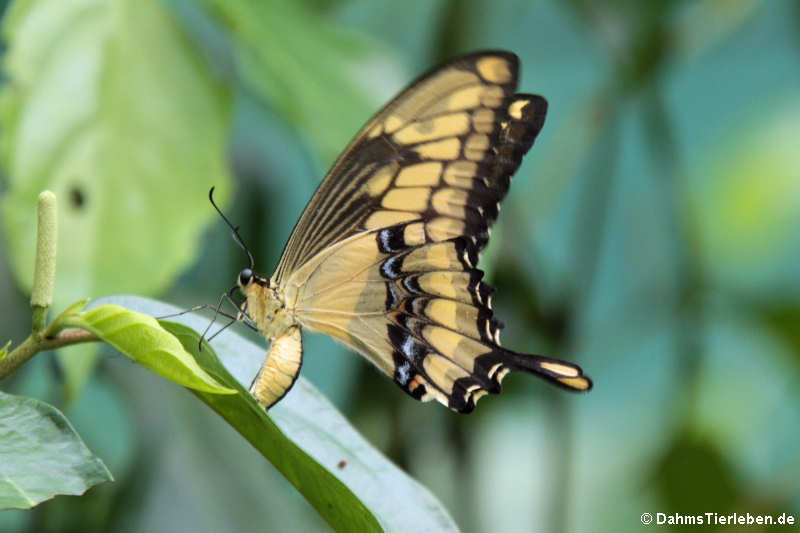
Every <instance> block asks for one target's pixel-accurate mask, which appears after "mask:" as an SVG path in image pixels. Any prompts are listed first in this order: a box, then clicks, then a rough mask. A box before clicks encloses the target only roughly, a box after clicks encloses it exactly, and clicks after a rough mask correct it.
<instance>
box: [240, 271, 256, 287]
mask: <svg viewBox="0 0 800 533" xmlns="http://www.w3.org/2000/svg"><path fill="white" fill-rule="evenodd" d="M251 281H253V271H252V270H250V269H249V268H245V269H244V270H242V271H241V272H239V286H240V287H246V286H247V285H248V284H249V283H250V282H251Z"/></svg>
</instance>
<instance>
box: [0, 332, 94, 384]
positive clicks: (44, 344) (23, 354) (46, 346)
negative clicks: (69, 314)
mask: <svg viewBox="0 0 800 533" xmlns="http://www.w3.org/2000/svg"><path fill="white" fill-rule="evenodd" d="M99 340H100V339H99V338H98V337H97V336H96V335H94V334H92V333H89V332H88V331H83V330H71V331H66V332H64V333H60V334H58V335H56V336H55V337H52V338H48V337H47V336H45V335H44V334H42V333H33V334H31V335H30V336H29V337H28V338H27V339H25V340H24V341H23V342H22V344H20V345H19V346H17V347H16V348H14V349H13V350H11V352H10V353H9V354H8V355H7V356H6V357H4V358H3V359H0V380H2V379H4V378H6V377H7V376H9V375H11V374H13V373H14V372H15V371H16V370H17V369H18V368H19V367H20V366H22V365H23V364H25V363H26V362H27V361H28V359H30V358H31V357H33V356H34V355H36V354H37V353H39V352H43V351H47V350H55V349H56V348H63V347H64V346H71V345H73V344H79V343H82V342H97V341H99Z"/></svg>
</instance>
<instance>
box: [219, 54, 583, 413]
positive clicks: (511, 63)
mask: <svg viewBox="0 0 800 533" xmlns="http://www.w3.org/2000/svg"><path fill="white" fill-rule="evenodd" d="M518 76H519V60H518V58H517V56H516V55H514V54H512V53H510V52H505V51H484V52H476V53H472V54H469V55H465V56H462V57H458V58H456V59H453V60H451V61H448V62H446V63H444V64H443V65H440V66H439V67H437V68H434V69H433V70H431V71H430V72H428V73H427V74H424V75H423V76H421V77H420V78H419V79H417V80H416V81H415V82H413V83H412V84H411V85H410V86H409V87H408V88H406V89H405V90H403V91H402V92H401V93H400V94H399V95H398V96H397V97H395V98H394V99H393V100H392V101H390V102H389V103H388V104H387V105H386V106H385V107H384V108H383V109H382V110H380V111H379V112H378V113H377V114H376V115H375V116H374V117H373V118H372V119H371V120H370V121H369V122H367V124H366V125H365V126H364V127H363V128H362V129H361V131H360V132H359V133H358V134H357V135H356V137H355V138H354V139H353V140H352V141H351V142H350V144H349V145H348V146H347V148H346V149H345V151H344V153H343V154H342V155H341V156H340V157H339V159H337V160H336V162H335V163H334V165H333V167H332V168H331V170H330V171H329V172H328V174H327V175H326V176H325V178H324V179H323V180H322V182H321V183H320V185H319V188H318V189H317V191H316V192H315V193H314V195H313V196H312V198H311V200H310V201H309V203H308V205H307V206H306V208H305V210H304V211H303V214H302V215H301V216H300V219H299V220H298V222H297V224H296V226H295V228H294V230H293V231H292V233H291V236H290V237H289V241H288V243H287V245H286V248H285V249H284V252H283V255H282V257H281V259H280V261H279V263H278V266H277V269H276V270H275V273H274V274H273V275H272V277H270V278H266V277H263V276H260V275H258V274H256V273H255V272H254V271H253V260H252V256H251V255H250V266H249V267H248V268H245V269H244V270H242V271H241V272H240V274H239V277H238V280H237V285H238V287H239V288H240V289H241V291H242V293H243V294H244V296H245V298H246V299H245V301H244V303H243V304H242V306H241V312H242V313H243V314H244V315H246V316H247V317H248V319H249V320H250V321H251V322H252V323H253V324H254V325H255V326H256V327H257V328H258V330H259V331H260V332H261V333H262V334H263V335H264V336H265V337H266V339H267V340H268V341H269V342H270V349H269V353H268V356H267V358H266V360H265V362H264V364H263V365H262V367H261V369H260V370H259V372H258V374H257V375H256V377H255V379H254V380H253V383H252V385H251V387H250V392H251V393H252V394H253V396H254V397H255V398H256V399H257V400H258V402H259V403H260V404H261V405H262V406H263V407H264V408H269V407H270V406H272V405H274V404H275V403H276V402H278V401H279V400H280V399H281V398H282V397H283V396H284V395H285V394H286V393H287V391H288V390H289V389H290V388H291V387H292V385H293V384H294V382H295V380H296V379H297V376H298V374H299V371H300V366H301V364H302V357H303V344H302V336H301V330H302V329H303V328H307V329H309V330H312V331H317V332H321V333H324V334H327V335H329V336H331V337H333V338H334V339H335V340H337V341H339V342H341V343H343V344H344V345H346V346H348V347H350V348H351V349H352V350H354V351H356V352H358V353H359V354H361V355H362V356H364V357H365V358H366V359H367V360H369V361H370V362H371V363H372V364H374V365H375V366H376V367H377V368H378V369H379V370H380V371H382V372H383V373H384V374H386V375H387V376H389V377H391V378H392V379H393V380H394V382H395V383H396V384H397V385H398V386H399V387H400V388H401V389H403V390H404V391H405V392H407V393H408V394H409V395H411V396H412V397H414V398H416V399H417V400H422V401H428V400H437V401H439V402H440V403H442V404H444V405H446V406H447V407H449V408H450V409H453V410H455V411H458V412H461V413H468V412H470V411H472V410H473V409H474V407H475V404H476V402H477V401H478V400H479V399H480V398H481V397H482V396H484V395H486V394H496V393H499V392H500V390H501V382H502V380H503V378H504V377H505V376H506V374H507V373H508V372H513V371H524V372H529V373H532V374H535V375H537V376H540V377H542V378H545V379H546V380H548V381H550V382H552V383H554V384H556V385H559V386H561V387H563V388H566V389H570V390H576V391H586V390H589V389H590V388H591V387H592V382H591V380H590V379H589V378H588V377H586V376H585V375H584V374H583V371H582V370H581V368H580V367H579V366H577V365H575V364H572V363H569V362H566V361H561V360H558V359H553V358H549V357H543V356H540V355H529V354H524V353H518V352H515V351H512V350H509V349H506V348H503V347H501V346H500V337H499V332H500V329H501V327H502V326H501V324H500V322H499V321H498V320H497V319H496V318H495V317H494V315H493V312H492V304H491V298H492V293H493V290H494V289H493V288H492V287H490V286H489V285H488V284H487V283H485V282H484V281H482V278H483V272H482V271H481V270H479V269H478V267H477V264H478V257H479V255H480V253H481V251H482V250H483V248H484V247H485V246H486V244H487V242H488V240H489V229H490V227H491V225H492V223H493V222H494V221H495V219H496V218H497V215H498V211H499V209H500V201H501V200H502V199H503V197H504V196H505V194H506V192H507V191H508V188H509V183H510V180H511V176H512V175H513V174H514V172H516V170H517V168H518V167H519V165H520V163H521V161H522V157H523V155H525V153H526V152H527V151H528V149H529V148H530V147H531V145H532V144H533V141H534V139H535V138H536V135H537V134H538V133H539V130H540V129H541V128H542V125H543V124H544V119H545V114H546V112H547V101H546V100H545V99H544V98H542V97H541V96H536V95H530V94H515V91H516V87H517V80H518ZM234 232H235V230H234ZM248 255H249V252H248Z"/></svg>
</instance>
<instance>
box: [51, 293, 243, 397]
mask: <svg viewBox="0 0 800 533" xmlns="http://www.w3.org/2000/svg"><path fill="white" fill-rule="evenodd" d="M64 324H66V325H69V326H71V327H76V328H81V329H85V330H87V331H91V332H92V333H94V334H95V335H97V336H98V337H100V338H101V339H103V340H104V341H105V342H107V343H108V344H110V345H111V346H113V347H114V348H116V349H117V350H118V351H119V352H120V353H122V354H123V355H127V356H128V357H130V358H131V359H133V360H134V361H136V362H137V363H139V364H140V365H142V366H144V367H146V368H149V369H150V370H152V371H153V372H155V373H156V374H158V375H160V376H162V377H165V378H167V379H169V380H171V381H174V382H175V383H178V384H180V385H183V386H184V387H188V388H190V389H195V390H199V391H204V392H208V393H211V394H236V391H235V390H234V389H231V388H228V387H225V386H223V385H221V384H220V383H219V382H218V381H217V380H215V379H214V378H212V377H211V376H209V375H208V374H207V373H206V372H205V371H204V370H203V369H202V368H200V367H199V366H198V365H197V362H196V361H195V360H194V357H192V355H191V354H189V353H187V352H186V350H184V348H183V346H181V343H180V342H178V339H176V338H175V337H174V336H173V335H172V334H170V333H169V332H168V331H166V330H164V328H162V327H161V325H159V323H158V322H157V321H156V319H154V318H153V317H151V316H149V315H145V314H143V313H137V312H136V311H130V310H128V309H125V308H124V307H121V306H119V305H114V304H108V305H102V306H100V307H96V308H94V309H92V310H91V311H87V312H85V313H83V314H82V315H77V316H76V315H72V316H70V317H68V318H66V319H64ZM198 340H199V339H198Z"/></svg>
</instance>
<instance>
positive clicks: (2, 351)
mask: <svg viewBox="0 0 800 533" xmlns="http://www.w3.org/2000/svg"><path fill="white" fill-rule="evenodd" d="M10 346H11V341H8V342H7V343H6V345H5V346H3V347H2V348H0V359H3V358H4V357H5V356H7V355H8V348H9V347H10Z"/></svg>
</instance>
